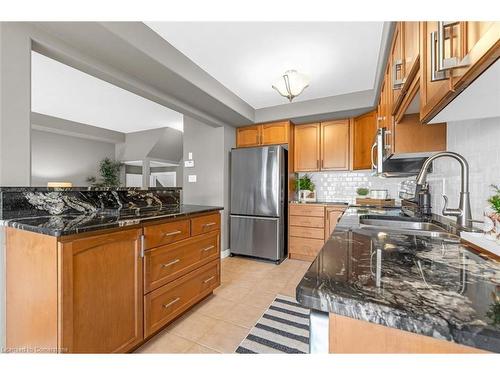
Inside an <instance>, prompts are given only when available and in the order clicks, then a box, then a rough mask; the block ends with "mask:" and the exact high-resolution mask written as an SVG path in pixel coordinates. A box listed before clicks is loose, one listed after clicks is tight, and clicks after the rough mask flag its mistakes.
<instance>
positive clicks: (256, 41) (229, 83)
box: [146, 22, 383, 109]
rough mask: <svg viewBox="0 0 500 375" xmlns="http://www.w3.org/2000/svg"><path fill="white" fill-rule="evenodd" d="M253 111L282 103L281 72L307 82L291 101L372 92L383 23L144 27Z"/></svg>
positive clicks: (158, 24) (162, 24) (161, 24)
mask: <svg viewBox="0 0 500 375" xmlns="http://www.w3.org/2000/svg"><path fill="white" fill-rule="evenodd" d="M146 25H148V26H149V27H150V28H151V29H153V30H154V31H155V32H156V33H158V34H159V35H160V36H161V37H162V38H164V39H165V40H167V41H168V42H169V43H170V44H172V45H173V46H174V47H175V48H177V49H178V50H179V51H181V52H182V53H183V54H185V55H186V56H187V57H188V58H190V59H191V60H192V61H193V62H194V63H196V64H197V65H199V66H200V67H201V68H202V69H204V70H205V71H206V72H207V73H208V74H210V75H211V76H213V77H214V78H215V79H217V80H218V81H219V82H221V83H222V84H223V85H224V86H226V87H227V88H228V89H229V90H231V91H233V92H234V93H235V94H236V95H238V96H239V97H240V98H242V99H243V100H245V101H246V102H247V103H248V104H250V105H251V106H252V107H254V108H255V109H259V108H264V107H269V106H274V105H280V104H284V103H287V99H286V98H283V97H281V96H280V95H279V94H278V93H277V92H276V91H274V90H273V89H272V88H271V85H272V84H273V83H274V81H275V80H276V79H277V78H279V77H280V76H281V75H282V74H283V73H284V72H285V71H286V70H288V69H296V70H298V71H300V72H302V73H305V74H308V75H309V76H310V78H311V83H310V85H309V87H308V88H307V89H306V90H305V91H304V92H303V93H302V94H301V95H300V96H299V97H298V98H296V99H295V100H294V101H304V100H309V99H317V98H323V97H328V96H334V95H341V94H346V93H352V92H357V91H362V90H369V89H373V88H374V83H375V75H376V69H377V61H378V55H379V51H380V46H381V39H382V28H383V22H314V23H305V22H282V23H280V22H237V23H235V22H147V23H146Z"/></svg>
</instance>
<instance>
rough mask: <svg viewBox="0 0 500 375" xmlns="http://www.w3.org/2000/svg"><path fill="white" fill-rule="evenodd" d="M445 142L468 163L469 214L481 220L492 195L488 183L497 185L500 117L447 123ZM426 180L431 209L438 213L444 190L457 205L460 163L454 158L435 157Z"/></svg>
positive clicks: (499, 173) (499, 169)
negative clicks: (432, 168) (432, 167)
mask: <svg viewBox="0 0 500 375" xmlns="http://www.w3.org/2000/svg"><path fill="white" fill-rule="evenodd" d="M447 143H448V150H449V151H455V152H457V153H459V154H461V155H463V156H464V157H465V159H466V160H467V161H468V163H469V167H470V186H469V190H470V199H471V206H472V216H473V218H474V219H481V217H482V214H483V210H484V208H485V207H486V206H487V205H488V202H487V199H488V197H489V196H490V195H491V194H492V190H491V188H490V185H491V184H500V118H499V117H495V118H489V119H482V120H468V121H456V122H450V123H448V130H447ZM429 182H430V184H429V185H430V189H431V195H432V210H433V212H435V213H438V214H440V213H441V210H442V207H443V198H442V194H443V193H444V194H446V195H447V196H448V197H449V200H450V204H449V206H450V207H457V206H458V194H459V193H460V166H459V164H458V163H457V162H456V161H454V160H451V159H441V160H436V162H435V163H434V172H433V173H431V174H430V175H429Z"/></svg>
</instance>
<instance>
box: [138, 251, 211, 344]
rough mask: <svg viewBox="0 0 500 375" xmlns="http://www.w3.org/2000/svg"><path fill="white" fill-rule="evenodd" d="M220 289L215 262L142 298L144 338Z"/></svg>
mask: <svg viewBox="0 0 500 375" xmlns="http://www.w3.org/2000/svg"><path fill="white" fill-rule="evenodd" d="M219 285H220V261H219V260H214V261H212V262H210V263H208V264H205V265H204V266H202V267H200V268H198V269H197V270H195V271H192V272H190V273H188V274H187V275H184V276H182V277H181V278H179V279H177V280H175V281H172V282H171V283H168V284H166V285H164V286H162V287H161V288H158V289H156V290H154V291H152V292H151V293H149V294H146V296H144V323H145V324H144V330H145V332H144V336H145V337H148V336H151V334H153V333H154V332H156V331H158V330H159V329H161V328H163V327H164V326H165V325H166V324H167V323H169V322H170V321H172V320H173V319H175V318H176V317H177V316H179V315H180V314H181V313H183V312H184V311H186V310H187V309H188V308H189V307H191V306H192V305H194V304H195V303H196V302H198V301H199V300H201V299H202V298H203V297H205V296H207V295H208V294H210V293H211V292H212V291H213V290H214V289H215V288H216V287H218V286H219Z"/></svg>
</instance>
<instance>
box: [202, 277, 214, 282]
mask: <svg viewBox="0 0 500 375" xmlns="http://www.w3.org/2000/svg"><path fill="white" fill-rule="evenodd" d="M213 279H215V276H210V277H209V278H208V279H206V280H203V284H206V283H209V282H210V281H212V280H213Z"/></svg>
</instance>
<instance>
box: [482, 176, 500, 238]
mask: <svg viewBox="0 0 500 375" xmlns="http://www.w3.org/2000/svg"><path fill="white" fill-rule="evenodd" d="M491 188H492V189H493V191H494V192H495V193H494V194H493V195H492V196H491V197H489V198H488V203H489V204H490V206H489V207H487V208H486V209H485V211H484V231H485V233H486V236H487V237H488V238H489V239H491V240H496V241H497V242H498V243H500V187H499V186H498V185H491Z"/></svg>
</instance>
